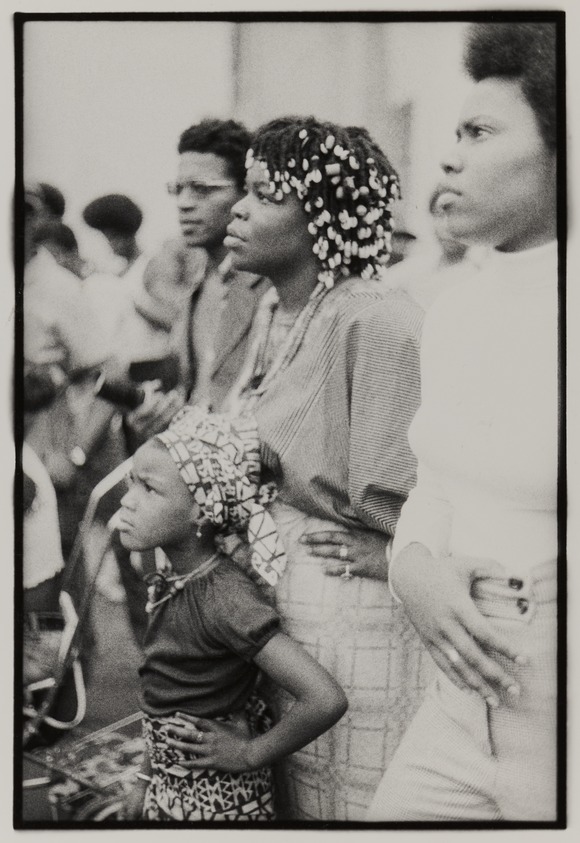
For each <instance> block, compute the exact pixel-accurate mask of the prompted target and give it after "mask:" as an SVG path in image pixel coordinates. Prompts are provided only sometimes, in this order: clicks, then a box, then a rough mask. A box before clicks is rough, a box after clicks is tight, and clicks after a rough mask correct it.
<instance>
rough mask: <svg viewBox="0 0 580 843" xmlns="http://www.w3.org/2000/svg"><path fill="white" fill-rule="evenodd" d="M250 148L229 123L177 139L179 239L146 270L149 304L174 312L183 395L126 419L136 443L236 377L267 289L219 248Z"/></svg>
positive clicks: (207, 124)
mask: <svg viewBox="0 0 580 843" xmlns="http://www.w3.org/2000/svg"><path fill="white" fill-rule="evenodd" d="M249 146H250V134H249V132H248V131H247V130H246V128H245V127H244V126H243V125H242V124H240V123H238V122H236V121H234V120H217V119H211V120H209V119H208V120H203V121H201V122H200V123H198V124H195V125H193V126H191V127H190V128H189V129H186V130H185V131H184V132H183V133H182V135H181V137H180V139H179V143H178V153H179V159H178V167H177V178H176V180H175V181H174V182H170V183H169V184H168V185H167V189H168V192H169V193H170V194H171V195H172V196H174V197H175V200H176V204H177V210H178V218H179V225H180V228H181V241H170V242H169V243H167V244H165V247H164V249H163V250H162V252H161V254H160V255H159V256H158V260H159V271H158V272H152V271H151V270H152V269H153V267H154V261H155V259H153V261H152V263H151V265H150V267H149V270H150V271H149V273H148V282H147V279H146V285H147V286H148V290H147V292H148V294H149V295H150V296H151V297H152V299H153V300H156V299H157V300H165V301H166V302H167V304H168V305H169V307H170V310H171V309H172V310H173V317H172V318H173V322H174V325H173V328H172V343H173V347H174V349H175V351H176V352H177V354H178V356H179V359H180V376H181V386H182V389H181V390H180V391H178V392H177V393H176V392H175V391H172V392H171V393H168V394H167V395H157V396H154V399H153V401H152V402H148V403H147V404H146V405H143V406H142V407H140V408H138V409H137V410H136V411H134V412H133V413H132V414H131V415H130V416H129V418H128V421H129V424H130V425H131V427H132V428H133V429H134V431H135V432H136V433H137V439H141V440H142V439H143V438H146V437H148V436H151V435H153V434H154V433H157V432H158V431H159V430H162V429H164V428H165V427H166V426H167V424H168V422H169V420H170V418H171V416H172V415H173V413H175V412H176V409H177V408H178V406H179V405H180V403H183V401H184V400H188V401H189V402H190V403H198V404H204V405H206V406H211V407H212V408H213V409H214V410H215V409H219V407H220V404H221V403H222V401H223V400H224V398H225V396H226V394H227V393H228V391H229V389H230V388H231V386H232V384H233V383H234V381H235V380H236V378H237V376H238V374H239V372H240V368H241V365H242V363H243V360H244V356H245V353H246V346H247V340H248V334H249V330H250V326H251V323H252V319H253V316H254V313H255V310H256V307H257V304H258V301H259V300H260V298H261V296H262V295H263V293H264V292H265V291H266V289H267V288H268V287H269V281H267V279H265V278H261V277H258V276H255V275H251V274H250V273H247V272H239V271H234V270H231V269H230V267H229V260H228V257H227V254H228V253H227V250H226V248H225V247H224V242H223V241H224V238H225V236H226V226H227V224H228V223H229V222H230V220H231V208H232V206H233V205H234V204H235V203H236V202H237V201H238V200H239V199H240V197H241V196H242V193H243V185H244V179H245V173H246V171H245V157H246V152H247V150H248V147H249ZM170 276H172V279H173V280H169V278H170ZM176 279H177V281H176ZM168 296H170V297H171V300H170V301H168ZM182 396H183V397H182Z"/></svg>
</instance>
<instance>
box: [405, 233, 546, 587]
mask: <svg viewBox="0 0 580 843" xmlns="http://www.w3.org/2000/svg"><path fill="white" fill-rule="evenodd" d="M557 280H558V274H557V245H556V243H555V242H552V243H548V244H547V245H545V246H541V247H539V248H535V249H530V250H528V251H525V252H512V253H505V252H504V253H501V252H497V251H494V252H492V253H491V254H490V256H489V258H488V261H487V263H486V264H485V265H484V266H483V267H482V268H481V270H480V272H479V273H478V274H477V276H476V277H474V279H473V280H471V281H466V282H465V283H462V284H460V285H458V286H456V287H453V288H452V289H451V290H449V291H447V292H445V293H443V294H442V295H441V296H440V298H439V299H438V300H437V301H436V302H435V304H434V305H433V307H432V308H431V310H430V311H429V313H428V314H427V317H426V319H425V325H424V330H423V341H422V349H421V379H422V382H421V406H420V408H419V411H418V412H417V415H416V416H415V419H414V420H413V423H412V425H411V428H410V430H409V441H410V443H411V447H412V449H413V451H414V453H415V455H416V456H417V459H418V463H419V466H418V479H417V486H416V487H415V489H414V490H413V491H412V492H411V494H410V496H409V499H408V501H407V503H406V504H405V506H404V507H403V510H402V514H401V518H400V520H399V524H398V527H397V532H396V536H395V543H394V546H393V557H395V556H396V554H397V553H398V552H399V551H400V550H402V549H403V548H404V547H405V546H406V545H408V544H410V543H411V542H420V543H421V544H423V545H425V546H426V547H427V548H429V550H430V551H431V553H432V554H433V555H436V556H441V555H447V554H452V555H455V556H464V557H467V556H468V557H477V558H484V559H492V560H495V561H497V562H500V563H502V564H503V565H505V566H506V568H507V570H508V572H509V574H510V575H519V576H521V577H523V576H525V575H526V574H527V573H528V572H529V571H530V570H531V568H532V567H533V566H534V565H536V564H538V563H541V562H545V561H547V560H550V559H555V558H556V552H557V522H556V486H557V468H558V465H557V444H558V298H557Z"/></svg>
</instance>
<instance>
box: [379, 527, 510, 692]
mask: <svg viewBox="0 0 580 843" xmlns="http://www.w3.org/2000/svg"><path fill="white" fill-rule="evenodd" d="M502 575H503V576H505V571H504V570H503V568H502V567H501V566H499V565H498V564H497V563H495V562H493V561H490V560H483V559H465V558H463V559H462V558H457V557H453V556H447V557H444V558H436V557H434V556H432V555H431V553H430V552H429V551H428V550H427V548H426V547H424V545H421V544H418V543H415V544H410V545H408V546H407V547H405V548H404V549H403V550H402V551H401V552H400V553H399V554H398V556H397V558H396V560H395V564H394V565H393V567H392V571H391V586H392V588H393V591H394V593H395V594H396V595H397V596H398V597H399V598H400V600H401V601H402V602H403V604H404V606H405V609H406V611H407V614H408V615H409V618H410V620H411V622H412V623H413V626H414V627H415V629H416V630H417V632H418V633H419V635H420V637H421V639H422V641H423V643H424V644H425V646H426V647H427V650H428V651H429V653H430V654H431V656H432V657H433V659H434V661H435V662H436V664H437V665H438V666H439V667H440V668H441V670H442V671H443V673H445V675H446V676H447V677H448V678H449V679H450V680H451V681H452V682H453V683H454V684H455V685H457V686H458V687H459V688H462V689H464V690H468V689H471V690H473V691H476V692H477V693H478V694H480V696H482V697H483V698H484V699H485V700H486V702H487V703H488V705H490V706H491V707H496V706H498V705H499V703H500V699H501V696H502V695H503V694H506V693H507V694H508V695H509V696H511V697H517V696H518V694H519V686H518V684H517V682H516V680H515V679H514V678H513V676H511V675H510V673H509V672H508V671H507V670H505V669H504V667H503V666H502V658H508V659H510V661H512V662H514V663H515V664H525V663H526V659H525V656H524V654H523V653H519V652H518V651H517V650H515V649H514V647H513V646H512V645H511V644H510V643H509V641H508V640H507V639H506V638H505V637H504V636H503V635H501V634H500V633H498V632H496V630H495V629H494V628H493V626H492V624H491V623H490V622H489V620H488V619H487V618H486V617H485V616H484V615H482V614H481V612H480V611H479V610H478V608H477V606H476V604H475V603H474V601H473V599H472V597H471V585H472V583H473V581H474V580H476V579H485V578H487V577H497V576H502Z"/></svg>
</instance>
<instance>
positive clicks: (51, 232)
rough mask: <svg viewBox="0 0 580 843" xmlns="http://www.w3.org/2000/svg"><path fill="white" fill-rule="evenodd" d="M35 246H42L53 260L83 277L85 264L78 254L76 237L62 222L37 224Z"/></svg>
mask: <svg viewBox="0 0 580 843" xmlns="http://www.w3.org/2000/svg"><path fill="white" fill-rule="evenodd" d="M34 242H35V244H36V245H37V246H44V247H45V248H46V249H48V251H49V252H50V254H51V255H52V256H53V258H54V259H55V261H56V262H57V263H58V264H60V266H63V267H64V268H65V269H68V270H69V272H72V273H73V275H76V276H77V277H78V278H84V275H85V264H84V261H83V259H82V258H81V256H80V254H79V247H78V243H77V239H76V237H75V235H74V233H73V231H72V230H71V229H70V228H69V227H68V225H65V224H64V223H62V222H60V221H57V220H54V221H52V222H46V223H43V224H42V225H39V226H38V228H37V229H36V231H35V234H34Z"/></svg>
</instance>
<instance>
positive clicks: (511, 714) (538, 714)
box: [368, 24, 558, 821]
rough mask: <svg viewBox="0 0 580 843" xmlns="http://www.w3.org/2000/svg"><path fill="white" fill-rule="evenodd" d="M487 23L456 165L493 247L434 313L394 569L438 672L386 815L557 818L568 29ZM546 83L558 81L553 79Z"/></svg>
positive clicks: (475, 46)
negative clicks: (559, 141) (561, 202)
mask: <svg viewBox="0 0 580 843" xmlns="http://www.w3.org/2000/svg"><path fill="white" fill-rule="evenodd" d="M553 30H554V27H553V25H551V24H474V25H472V27H471V29H470V32H469V37H468V44H467V51H466V58H465V63H466V67H467V70H468V72H469V74H470V75H471V77H472V78H473V79H474V81H475V82H476V84H475V85H474V88H473V92H472V94H471V96H470V97H469V99H468V100H467V102H466V103H465V105H464V109H463V112H462V114H461V117H460V122H459V127H458V130H457V144H456V145H455V147H454V149H453V151H452V153H451V154H450V155H449V156H448V157H447V159H446V160H445V162H444V163H443V165H442V166H443V171H444V177H443V180H442V183H441V185H440V191H441V193H442V194H443V195H442V200H441V201H442V203H444V206H445V208H446V213H447V215H448V221H449V230H450V232H451V233H452V234H453V236H455V237H457V239H459V240H462V241H463V242H466V243H469V244H487V245H488V246H491V247H492V250H491V253H490V256H489V260H488V262H487V265H484V266H483V267H482V269H481V270H480V272H479V273H478V274H477V276H476V277H474V279H473V281H466V282H464V283H462V284H459V285H456V286H455V287H453V288H452V289H450V290H448V291H447V292H445V293H443V294H442V295H441V296H440V297H439V298H438V300H437V301H436V303H435V304H434V305H433V307H432V309H431V310H430V311H429V313H428V314H427V317H426V321H425V326H424V331H423V342H422V349H421V379H422V394H421V407H420V409H419V411H418V413H417V415H416V417H415V419H414V421H413V423H412V425H411V428H410V432H409V440H410V443H411V446H412V448H413V451H414V453H415V455H416V456H417V459H418V479H417V486H416V488H415V489H414V490H413V491H412V492H411V494H410V496H409V499H408V502H407V503H406V504H405V506H404V507H403V511H402V515H401V519H400V521H399V524H398V527H397V532H396V535H395V543H394V546H393V555H392V563H391V565H390V570H389V582H390V587H391V590H392V592H393V594H394V596H395V597H397V599H400V600H401V601H402V602H403V603H404V605H405V608H406V610H407V612H408V614H409V616H410V618H411V620H412V622H413V623H414V625H415V627H416V628H417V630H418V632H419V634H420V635H421V638H422V639H423V641H424V643H425V644H426V646H427V648H428V650H429V652H430V653H431V655H432V656H433V658H434V660H435V662H436V664H437V665H438V667H439V671H438V675H437V679H436V681H435V684H434V685H433V687H432V688H431V690H430V693H429V694H428V697H427V699H426V701H425V703H424V704H423V705H422V707H421V709H420V710H419V712H418V713H417V715H416V717H415V719H414V721H413V722H412V724H411V726H410V727H409V730H408V732H407V733H406V735H405V737H404V738H403V741H402V742H401V744H400V746H399V749H398V751H397V753H396V754H395V756H394V759H393V761H392V763H391V765H390V767H389V769H388V770H387V772H386V774H385V776H384V778H383V781H382V782H381V785H380V786H379V789H378V791H377V793H376V795H375V798H374V801H373V804H372V806H371V809H370V813H369V817H368V818H369V819H371V820H399V821H412V820H424V821H449V820H451V821H454V820H456V821H458V820H474V821H478V820H479V821H488V820H514V821H518V820H520V821H525V820H532V821H534V820H542V821H543V820H547V821H550V820H552V821H554V820H556V818H557V814H558V811H557V794H556V619H557V617H556V616H557V612H556V592H557V580H556V570H557V568H556V564H557V551H558V541H557V461H558V290H557V284H558V260H557V242H556V153H555V133H556V115H555V101H556V87H555V35H554V31H553ZM550 86H551V87H550Z"/></svg>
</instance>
